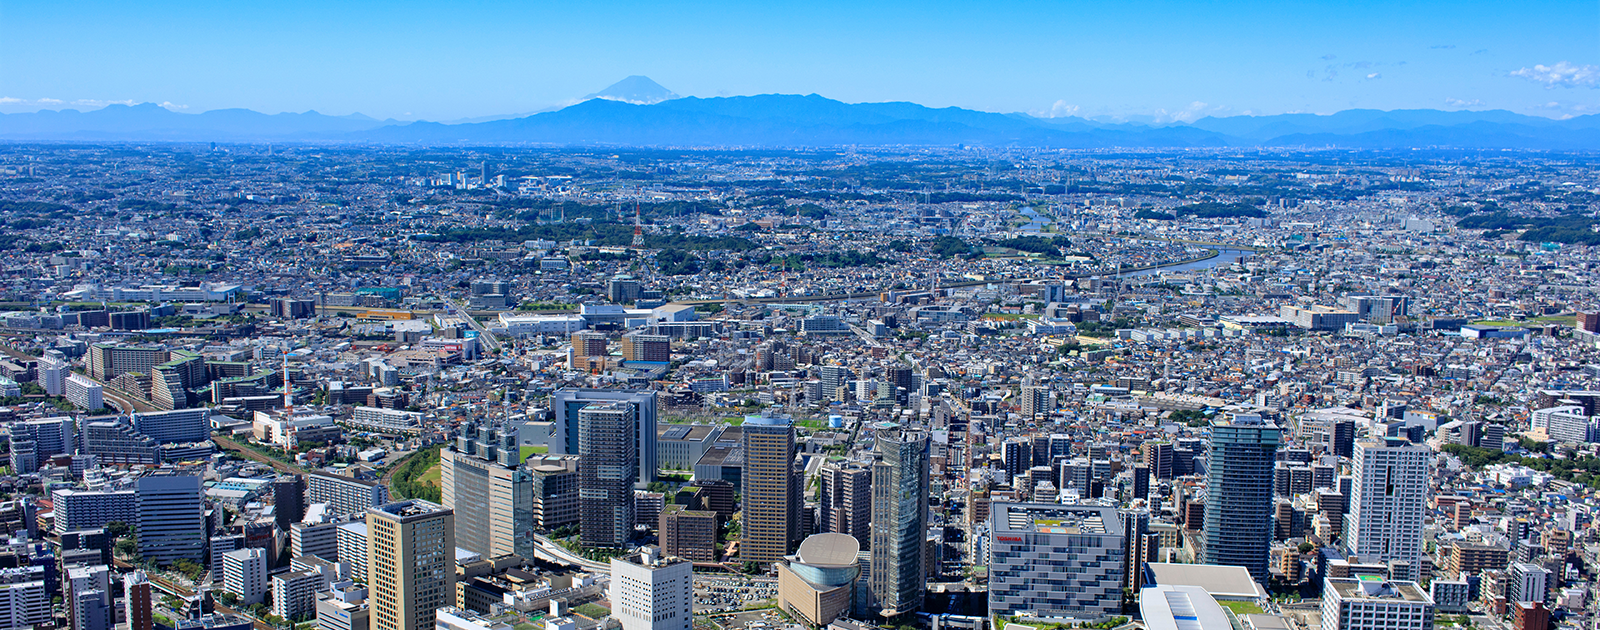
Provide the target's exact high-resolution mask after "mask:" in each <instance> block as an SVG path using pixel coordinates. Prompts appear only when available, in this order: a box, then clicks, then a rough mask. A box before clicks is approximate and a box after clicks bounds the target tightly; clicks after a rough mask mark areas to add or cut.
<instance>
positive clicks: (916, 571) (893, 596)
mask: <svg viewBox="0 0 1600 630" xmlns="http://www.w3.org/2000/svg"><path fill="white" fill-rule="evenodd" d="M928 474H929V461H928V436H927V434H925V433H922V432H919V431H908V430H903V429H901V428H900V427H899V425H895V424H892V423H882V424H879V425H878V444H877V452H876V453H875V454H874V461H873V462H872V536H871V538H872V571H871V573H872V575H871V577H870V582H869V583H870V585H871V589H872V594H873V599H875V600H877V602H878V605H879V606H880V607H881V611H882V615H883V616H884V617H894V616H897V615H901V614H904V613H908V612H913V611H915V610H917V609H919V608H921V607H922V596H923V593H924V592H925V591H926V589H927V582H926V581H925V577H926V576H925V574H924V570H923V553H924V550H923V545H925V544H927V542H926V541H927V530H928Z"/></svg>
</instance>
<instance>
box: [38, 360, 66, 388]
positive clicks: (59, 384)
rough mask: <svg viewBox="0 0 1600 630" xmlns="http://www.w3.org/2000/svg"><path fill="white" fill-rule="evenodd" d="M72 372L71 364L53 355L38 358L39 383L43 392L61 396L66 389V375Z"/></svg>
mask: <svg viewBox="0 0 1600 630" xmlns="http://www.w3.org/2000/svg"><path fill="white" fill-rule="evenodd" d="M71 374H72V364H71V363H68V362H66V361H62V360H61V359H57V358H55V357H40V358H39V385H40V386H41V387H44V393H46V394H49V395H51V396H61V395H64V394H65V393H66V391H67V376H69V375H71Z"/></svg>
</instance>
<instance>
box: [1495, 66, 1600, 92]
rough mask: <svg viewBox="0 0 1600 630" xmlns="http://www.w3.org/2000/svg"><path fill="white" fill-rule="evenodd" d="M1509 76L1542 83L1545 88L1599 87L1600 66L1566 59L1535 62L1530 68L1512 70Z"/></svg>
mask: <svg viewBox="0 0 1600 630" xmlns="http://www.w3.org/2000/svg"><path fill="white" fill-rule="evenodd" d="M1511 76H1514V77H1520V78H1523V79H1527V80H1529V81H1533V82H1535V83H1543V84H1544V87H1545V89H1555V88H1557V87H1565V88H1573V87H1588V88H1592V87H1600V66H1592V65H1591V66H1579V65H1573V64H1571V63H1568V62H1566V61H1560V62H1556V64H1555V65H1552V66H1547V65H1544V64H1537V65H1535V66H1533V67H1531V68H1520V69H1517V70H1513V71H1512V72H1511Z"/></svg>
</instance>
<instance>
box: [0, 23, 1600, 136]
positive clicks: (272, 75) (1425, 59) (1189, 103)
mask: <svg viewBox="0 0 1600 630" xmlns="http://www.w3.org/2000/svg"><path fill="white" fill-rule="evenodd" d="M1596 64H1600V3H1596V2H1593V1H1592V0H1590V1H1588V2H1509V1H1505V0H1500V1H1497V2H1472V1H1468V2H1427V3H1423V2H1403V1H1402V2H1292V1H1291V2H1283V1H1278V2H1204V1H1190V2H1145V1H1131V2H1121V1H1117V0H1099V1H1094V2H1079V1H1056V2H968V3H956V2H940V1H937V0H927V1H924V2H917V3H911V2H894V1H881V2H861V1H855V2H831V1H825V0H824V1H816V2H805V3H792V4H790V3H762V2H677V3H674V2H649V3H644V2H640V3H632V2H604V1H599V2H526V1H524V2H454V3H446V2H405V1H394V2H345V1H332V2H330V1H326V0H324V1H322V2H299V1H297V0H279V1H274V2H259V1H258V2H216V1H214V0H213V1H210V2H173V1H165V0H146V1H144V2H70V1H60V2H24V1H18V0H13V1H9V2H0V111H6V112H15V111H31V110H35V109H39V108H48V109H61V108H65V107H72V108H76V109H92V108H94V107H96V106H99V105H102V104H104V103H107V102H127V101H133V102H154V103H167V104H169V106H170V107H172V108H175V109H178V110H180V111H189V112H198V111H205V110H209V109H220V108H228V107H244V108H249V109H254V110H258V111H263V112H269V113H276V112H282V111H295V112H299V111H306V110H311V109H314V110H317V111H320V112H323V113H328V114H348V113H351V112H361V113H365V114H368V115H372V116H376V117H379V118H386V117H397V118H423V119H428V120H451V119H457V118H465V117H474V116H485V115H494V114H509V113H519V112H529V111H535V110H540V109H544V108H548V107H552V106H558V105H561V104H564V103H569V102H572V100H573V99H575V98H578V97H581V96H583V95H585V94H588V93H592V92H595V91H598V90H600V89H602V88H604V87H605V86H607V85H609V84H610V83H612V82H615V81H617V80H619V79H621V78H623V77H625V76H628V75H631V74H642V75H646V76H649V77H651V78H652V79H655V80H656V81H657V82H659V83H661V84H662V85H664V86H666V87H667V88H670V89H672V90H673V91H675V92H677V93H679V94H682V95H686V96H703V97H709V96H722V95H748V94H763V93H774V92H777V93H791V94H796V93H797V94H805V93H818V94H821V95H823V96H827V97H830V98H836V99H840V100H843V101H847V102H863V101H891V100H898V101H913V102H917V103H921V104H924V105H929V106H936V107H943V106H959V107H966V108H972V109H979V110H985V111H996V112H1018V111H1020V112H1030V113H1035V114H1038V115H1051V114H1055V115H1067V114H1072V115H1080V116H1115V117H1151V116H1153V117H1156V118H1157V119H1160V120H1172V119H1177V120H1192V119H1194V118H1197V117H1199V116H1204V115H1237V114H1244V113H1253V114H1277V113H1284V112H1316V113H1329V112H1334V111H1338V110H1343V109H1351V108H1378V109H1399V108H1434V109H1509V110H1512V111H1516V112H1520V113H1526V114H1536V115H1543V116H1552V117H1560V116H1570V115H1577V114H1586V113H1595V112H1600V90H1597V89H1596V88H1597V87H1600V66H1597V65H1596Z"/></svg>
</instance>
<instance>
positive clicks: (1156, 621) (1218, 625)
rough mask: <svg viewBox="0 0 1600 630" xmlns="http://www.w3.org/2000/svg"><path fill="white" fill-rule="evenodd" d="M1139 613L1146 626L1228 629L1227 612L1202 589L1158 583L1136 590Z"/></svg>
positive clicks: (1154, 629)
mask: <svg viewBox="0 0 1600 630" xmlns="http://www.w3.org/2000/svg"><path fill="white" fill-rule="evenodd" d="M1139 613H1140V616H1141V617H1143V618H1144V624H1145V627H1146V628H1149V630H1231V628H1232V627H1233V624H1232V623H1230V622H1229V621H1228V614H1227V613H1226V612H1223V610H1222V606H1221V605H1220V604H1218V603H1217V600H1216V599H1213V598H1212V597H1211V595H1210V594H1209V593H1207V592H1206V590H1205V589H1203V588H1200V587H1198V586H1189V585H1172V584H1160V585H1156V586H1149V587H1146V588H1144V589H1142V590H1140V591H1139Z"/></svg>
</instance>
